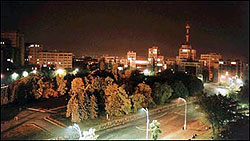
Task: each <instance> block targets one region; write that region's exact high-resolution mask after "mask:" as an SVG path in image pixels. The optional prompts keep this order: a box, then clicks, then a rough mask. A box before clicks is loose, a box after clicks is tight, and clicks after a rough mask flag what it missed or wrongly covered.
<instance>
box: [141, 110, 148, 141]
mask: <svg viewBox="0 0 250 141" xmlns="http://www.w3.org/2000/svg"><path fill="white" fill-rule="evenodd" d="M140 111H144V112H145V113H146V115H147V128H146V140H148V126H149V116H148V109H147V108H146V109H144V108H142V109H141V110H140Z"/></svg>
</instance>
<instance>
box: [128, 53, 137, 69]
mask: <svg viewBox="0 0 250 141" xmlns="http://www.w3.org/2000/svg"><path fill="white" fill-rule="evenodd" d="M127 60H128V62H127V63H128V64H127V65H128V67H130V68H131V69H135V68H136V62H135V61H136V52H134V51H129V52H127Z"/></svg>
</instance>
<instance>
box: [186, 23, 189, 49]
mask: <svg viewBox="0 0 250 141" xmlns="http://www.w3.org/2000/svg"><path fill="white" fill-rule="evenodd" d="M189 29H190V26H189V25H188V24H187V25H186V44H188V41H189Z"/></svg>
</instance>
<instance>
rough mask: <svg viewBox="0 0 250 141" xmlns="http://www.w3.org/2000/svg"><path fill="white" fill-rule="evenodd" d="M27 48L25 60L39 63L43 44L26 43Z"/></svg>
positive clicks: (34, 63)
mask: <svg viewBox="0 0 250 141" xmlns="http://www.w3.org/2000/svg"><path fill="white" fill-rule="evenodd" d="M25 48H26V51H27V57H25V61H28V64H30V65H37V62H39V52H41V51H42V49H43V47H42V45H41V44H38V43H25Z"/></svg>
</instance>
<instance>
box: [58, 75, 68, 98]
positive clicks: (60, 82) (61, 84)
mask: <svg viewBox="0 0 250 141" xmlns="http://www.w3.org/2000/svg"><path fill="white" fill-rule="evenodd" d="M56 83H57V86H58V88H57V91H58V92H59V94H60V95H64V94H65V93H66V91H67V87H66V84H67V80H64V76H59V75H57V76H56Z"/></svg>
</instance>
